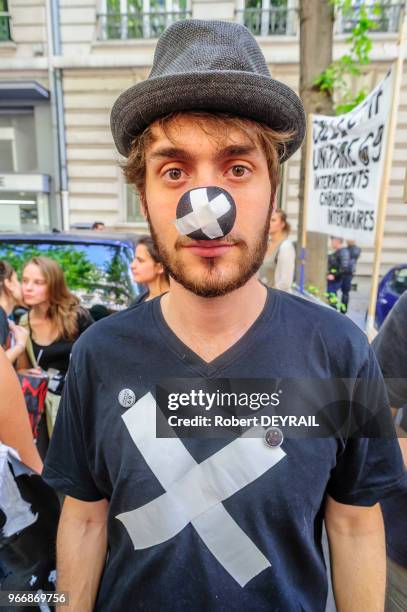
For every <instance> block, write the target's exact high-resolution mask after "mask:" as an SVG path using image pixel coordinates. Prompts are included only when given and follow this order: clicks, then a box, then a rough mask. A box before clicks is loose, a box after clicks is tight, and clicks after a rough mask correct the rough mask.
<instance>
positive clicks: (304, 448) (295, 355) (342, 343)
mask: <svg viewBox="0 0 407 612" xmlns="http://www.w3.org/2000/svg"><path fill="white" fill-rule="evenodd" d="M197 377H198V378H199V377H200V378H202V379H212V380H213V379H216V378H222V379H225V378H226V379H231V380H236V379H242V378H245V379H248V378H251V379H256V378H257V379H268V378H273V379H274V378H278V379H284V378H295V377H299V378H301V377H302V378H310V379H312V378H322V379H330V378H332V379H334V378H338V377H343V378H355V377H361V378H366V379H368V380H370V379H372V381H373V379H375V380H376V383H375V393H374V397H373V400H372V401H373V402H376V403H377V406H379V407H382V406H383V407H384V408H386V410H387V405H386V402H387V398H386V396H385V390H384V385H383V382H382V380H381V378H380V377H381V374H380V371H379V368H378V365H377V362H376V360H375V358H374V355H373V353H372V351H371V349H370V347H369V345H368V342H367V340H366V338H365V337H364V335H363V334H362V333H361V332H360V330H358V329H357V328H356V326H355V325H354V324H353V323H352V322H351V321H350V320H348V319H346V318H345V317H342V316H341V315H339V314H338V313H335V312H334V311H332V310H331V309H329V308H324V307H320V306H316V305H314V304H312V303H310V302H307V301H305V300H303V299H301V298H296V297H294V296H291V295H289V294H286V293H284V292H279V291H276V290H269V291H268V298H267V301H266V304H265V306H264V309H263V311H262V313H261V314H260V316H259V317H258V318H257V320H256V321H255V322H254V323H253V325H252V326H251V327H250V329H249V330H248V331H247V332H246V333H245V334H244V336H243V337H242V338H240V340H239V341H238V342H236V344H234V345H233V346H232V347H231V348H230V349H228V350H227V351H225V352H224V353H223V354H222V355H220V356H219V357H217V358H216V359H215V360H213V361H212V362H211V363H206V362H204V361H203V360H202V359H201V358H200V357H199V356H198V355H196V354H195V353H194V352H193V351H192V350H191V349H190V348H189V347H188V346H186V345H185V344H183V343H182V342H181V341H180V340H179V339H178V338H177V337H176V336H175V334H174V333H173V332H172V331H171V329H170V328H169V327H168V325H167V323H166V321H165V320H164V317H163V315H162V312H161V306H160V299H159V298H157V299H155V300H151V301H149V302H146V303H144V304H140V305H139V306H138V307H137V308H132V309H129V310H127V311H124V312H121V313H118V314H115V315H113V316H111V317H108V318H106V319H103V320H102V321H99V322H98V323H96V324H94V325H93V326H92V327H91V328H90V329H89V330H87V331H86V332H85V333H84V334H83V336H82V337H81V338H80V339H79V341H78V342H77V343H76V344H75V346H74V349H73V354H72V360H71V365H70V367H69V371H68V376H67V383H66V385H65V389H64V393H63V398H62V403H61V407H60V410H59V413H58V416H57V420H56V425H55V429H54V433H53V437H52V440H51V445H50V448H49V451H48V454H47V459H46V466H45V471H44V474H43V475H44V478H45V479H46V481H47V482H48V483H49V484H50V485H51V486H53V487H55V488H56V489H57V490H60V491H63V492H64V493H65V494H67V495H70V496H72V497H75V498H77V499H80V500H84V501H97V500H100V499H103V498H105V499H107V500H108V501H109V517H108V551H109V552H108V556H107V560H106V565H105V568H104V572H103V575H102V578H101V583H100V588H99V592H98V596H97V601H96V605H95V608H94V609H95V610H96V611H98V612H99V611H100V612H117V611H118V610H149V611H153V612H155V611H157V612H158V611H161V610H164V609H168V610H174V611H180V612H184V611H185V612H186V611H188V612H189V610H194V611H195V612H201V611H202V612H204V611H205V612H206V611H208V612H209V611H210V612H213V611H216V612H217V611H226V610H227V611H231V610H236V611H238V610H239V611H240V610H242V609H249V610H256V611H257V610H268V611H270V610H274V611H276V612H277V611H280V612H291V611H306V612H323V611H324V610H325V602H326V596H327V575H326V567H325V563H324V559H323V553H322V546H321V535H322V522H323V508H324V504H325V500H326V495H327V493H328V494H329V495H331V496H332V497H333V498H334V499H335V500H337V501H338V502H340V503H344V504H353V505H362V506H363V505H365V506H369V505H373V504H374V503H376V502H377V501H378V500H379V499H380V498H382V497H385V496H388V495H390V494H392V493H394V492H395V491H399V490H400V489H401V488H402V486H405V473H404V468H403V464H402V460H401V454H400V450H399V448H398V443H397V440H396V439H385V440H382V439H369V438H363V439H345V438H343V437H342V438H341V437H339V438H334V437H326V438H312V439H294V438H288V437H287V438H285V439H284V442H283V444H282V445H281V447H280V448H278V449H277V448H268V447H267V446H266V445H265V443H264V440H263V439H260V438H259V439H252V440H251V442H247V441H246V442H245V441H242V439H237V440H233V441H231V440H230V439H229V440H224V439H202V438H201V439H199V438H188V439H187V438H183V439H179V438H170V439H159V438H158V437H156V435H155V422H156V421H155V418H156V404H155V399H154V398H155V393H156V386H157V384H158V383H159V382H160V381H161V380H162V379H163V378H165V379H180V378H182V379H186V378H197ZM378 380H379V386H378V384H377V381H378ZM333 384H335V383H334V382H333ZM378 389H379V392H378ZM127 402H128V403H127ZM389 419H390V422H391V418H390V416H389ZM236 444H237V446H236ZM252 444H254V446H252ZM233 445H235V446H233ZM267 453H269V454H267ZM257 457H260V459H259V460H261V461H264V462H267V465H268V467H267V469H265V470H264V471H262V473H261V474H259V475H258V477H256V478H253V479H251V480H250V479H249V480H245V479H246V475H247V471H248V469H249V468H250V469H253V470H256V469H257V468H258V464H257ZM236 483H240V485H239V486H238V487H237V488H235V489H233V487H235V485H236ZM228 487H229V494H227V495H224V496H223V498H220V497H219V495H220V493H219V491H220V490H222V491H223V490H225V489H227V488H228ZM232 489H233V491H234V492H233V493H230V491H231V490H232Z"/></svg>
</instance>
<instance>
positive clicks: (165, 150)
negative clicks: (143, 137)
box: [148, 147, 193, 161]
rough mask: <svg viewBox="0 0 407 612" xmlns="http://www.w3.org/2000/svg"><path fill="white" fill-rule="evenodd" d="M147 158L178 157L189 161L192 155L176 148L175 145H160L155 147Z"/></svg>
mask: <svg viewBox="0 0 407 612" xmlns="http://www.w3.org/2000/svg"><path fill="white" fill-rule="evenodd" d="M148 158H149V159H180V160H182V161H191V160H192V159H193V155H191V153H188V151H185V149H177V147H161V148H160V149H156V150H155V151H153V152H152V153H150V155H148Z"/></svg>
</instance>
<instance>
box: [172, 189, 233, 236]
mask: <svg viewBox="0 0 407 612" xmlns="http://www.w3.org/2000/svg"><path fill="white" fill-rule="evenodd" d="M176 215H177V218H176V220H175V226H176V228H177V229H178V231H179V233H180V234H181V235H182V236H188V238H192V239H193V240H216V239H217V238H223V237H224V236H226V235H227V234H229V233H230V232H231V230H232V228H233V226H234V224H235V220H236V204H235V201H234V199H233V198H232V196H231V195H230V193H229V192H228V191H226V189H222V188H221V187H214V186H210V187H198V188H196V189H191V190H190V191H187V192H186V193H184V195H183V196H181V198H180V200H179V202H178V205H177V211H176Z"/></svg>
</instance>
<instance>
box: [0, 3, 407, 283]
mask: <svg viewBox="0 0 407 612" xmlns="http://www.w3.org/2000/svg"><path fill="white" fill-rule="evenodd" d="M400 14H401V5H400V4H399V3H396V2H394V3H391V4H386V9H385V10H384V11H383V13H382V17H381V20H380V23H379V24H378V28H377V29H376V30H375V32H374V33H373V34H372V39H373V40H374V45H373V50H372V54H371V55H372V63H371V64H370V66H369V69H368V73H367V75H365V76H364V77H363V80H364V86H365V88H366V90H369V89H371V88H373V87H374V86H375V85H376V84H377V83H378V82H379V81H380V80H381V79H382V78H383V77H384V75H385V74H386V72H387V70H388V69H389V66H390V65H391V63H392V62H393V61H394V59H395V57H396V54H397V47H396V41H397V31H398V27H399V20H400ZM191 17H192V18H198V19H206V18H212V19H226V20H236V21H239V22H241V23H244V24H245V25H247V27H249V28H250V30H251V31H252V32H253V33H254V34H255V35H256V36H257V37H258V41H259V44H260V46H261V48H262V50H263V52H264V55H265V57H266V60H267V62H268V64H269V67H270V70H271V73H272V75H273V77H274V78H276V79H281V80H282V81H284V82H285V83H287V84H289V85H290V86H292V87H293V88H294V89H296V90H298V83H299V40H298V36H299V32H298V30H299V24H298V10H297V4H296V0H287V2H284V1H283V2H282V1H281V0H279V1H278V2H272V1H270V0H221V1H219V0H216V1H215V0H0V230H4V229H18V230H21V229H22V230H24V229H33V228H34V229H35V228H38V229H39V230H43V229H50V228H54V227H56V228H60V229H61V228H63V229H68V228H69V227H72V226H74V225H76V226H80V225H86V224H89V223H92V222H93V221H95V220H98V221H103V222H105V223H106V225H108V226H110V227H113V228H115V229H119V230H132V229H135V230H140V229H142V228H144V227H145V221H144V220H143V218H142V216H141V215H140V207H139V201H138V197H137V195H136V194H135V192H134V191H133V190H132V188H131V187H129V186H127V185H126V184H125V183H124V181H123V178H122V173H121V169H120V162H121V160H120V157H119V155H118V154H117V152H116V150H115V147H114V144H113V140H112V136H111V133H110V128H109V115H110V109H111V106H112V104H113V102H114V101H115V99H116V98H117V96H118V95H119V93H120V92H121V91H123V90H124V89H126V88H127V87H129V86H131V85H133V84H134V83H136V82H138V81H141V80H143V79H145V78H146V76H147V75H148V73H149V71H150V69H151V65H152V60H153V54H154V48H155V44H156V40H157V37H158V36H159V35H160V34H161V32H162V31H163V30H164V29H165V27H166V26H168V25H169V24H171V23H172V22H173V21H174V20H178V19H188V18H191ZM350 26H351V23H349V21H346V20H344V19H341V17H340V16H338V19H337V20H336V24H335V32H336V36H335V47H334V52H335V56H338V55H339V54H342V53H343V52H344V51H345V49H346V37H347V32H348V31H349V28H350ZM406 75H407V65H406V66H405V75H404V78H403V83H402V91H401V103H400V108H399V113H398V118H397V131H396V144H395V151H394V159H393V166H392V172H391V184H390V190H389V203H388V212H387V217H386V225H385V235H384V250H383V256H382V271H383V272H384V271H385V270H387V269H388V268H389V267H390V266H392V265H394V264H398V263H405V262H407V239H406V235H407V204H406V203H405V201H404V183H405V170H406V164H407V79H406ZM299 161H300V155H299V153H297V154H296V155H295V156H294V157H293V158H292V159H290V160H289V162H288V163H287V164H286V168H285V171H284V175H283V181H282V186H281V190H280V195H279V197H280V205H281V206H282V207H283V208H284V209H286V210H287V212H288V215H289V219H290V222H291V224H292V227H293V239H294V240H295V238H296V230H297V220H298V208H299V203H298V188H299V168H300V166H299ZM372 261H373V249H364V250H363V255H362V259H361V262H360V265H359V270H358V271H359V273H360V274H362V275H366V276H369V274H370V273H371V265H372Z"/></svg>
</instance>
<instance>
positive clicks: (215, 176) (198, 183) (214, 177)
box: [192, 163, 221, 189]
mask: <svg viewBox="0 0 407 612" xmlns="http://www.w3.org/2000/svg"><path fill="white" fill-rule="evenodd" d="M220 182H221V176H220V173H219V170H218V169H217V168H216V167H215V166H214V165H212V164H209V163H208V164H202V165H201V166H200V167H199V168H197V170H196V172H195V175H194V181H193V187H192V189H195V188H197V187H211V186H216V185H219V183H220ZM220 186H221V185H219V187H220Z"/></svg>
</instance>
